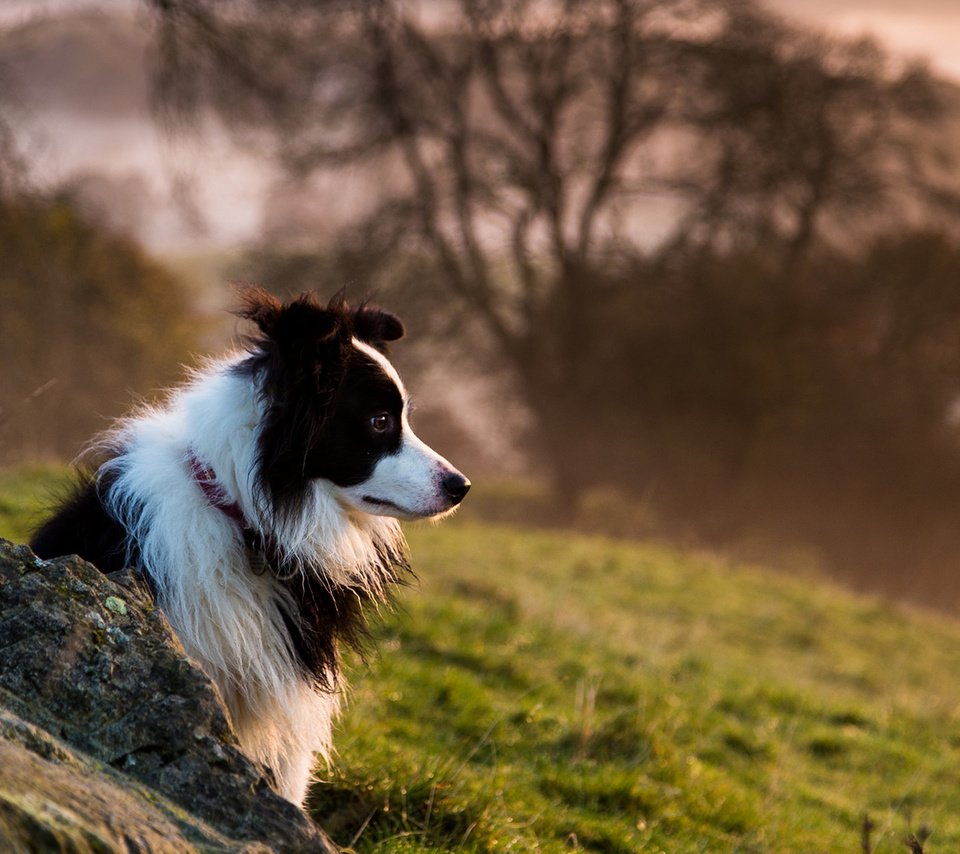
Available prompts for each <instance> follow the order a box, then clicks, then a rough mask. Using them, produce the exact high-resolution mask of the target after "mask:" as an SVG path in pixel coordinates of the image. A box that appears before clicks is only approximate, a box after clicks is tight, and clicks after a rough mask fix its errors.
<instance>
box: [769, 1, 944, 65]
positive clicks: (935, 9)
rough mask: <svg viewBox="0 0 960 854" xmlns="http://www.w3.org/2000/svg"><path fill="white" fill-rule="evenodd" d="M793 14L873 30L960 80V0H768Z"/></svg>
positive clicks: (855, 30) (846, 29) (849, 29)
mask: <svg viewBox="0 0 960 854" xmlns="http://www.w3.org/2000/svg"><path fill="white" fill-rule="evenodd" d="M768 5H769V6H771V7H772V8H774V9H776V10H777V11H779V12H781V13H782V14H784V15H787V16H788V17H792V18H796V19H798V20H801V21H808V22H810V23H813V24H816V25H817V26H821V27H823V28H825V29H827V30H829V31H832V32H836V33H841V34H844V35H852V36H861V35H872V36H874V37H876V38H877V39H878V40H879V41H881V42H883V43H885V44H886V45H887V46H888V47H890V48H892V49H893V50H894V51H895V52H897V53H900V54H903V55H906V56H908V57H911V58H914V57H925V58H927V59H928V60H929V62H930V64H931V66H932V67H933V68H934V69H935V70H936V71H938V72H939V73H941V74H943V75H944V76H947V77H951V78H953V79H954V80H957V81H958V82H960V0H768Z"/></svg>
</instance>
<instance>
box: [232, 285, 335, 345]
mask: <svg viewBox="0 0 960 854" xmlns="http://www.w3.org/2000/svg"><path fill="white" fill-rule="evenodd" d="M240 300H241V305H240V308H239V309H237V311H236V314H237V315H239V316H240V317H242V318H244V319H246V320H250V321H253V322H254V323H256V324H257V326H258V327H259V329H260V331H261V332H262V333H263V334H264V335H265V336H266V337H267V338H270V339H272V340H274V341H276V342H278V343H279V344H281V345H285V346H286V348H291V347H292V348H298V347H302V346H306V345H309V346H313V345H315V344H317V343H319V342H324V341H327V340H329V339H330V338H332V337H333V336H334V335H335V334H336V332H337V330H338V328H339V327H340V325H341V318H340V316H339V315H338V314H337V313H336V312H332V311H329V310H327V309H323V308H321V307H320V306H319V305H317V302H316V300H315V299H314V297H313V295H312V294H302V295H301V296H299V297H298V298H297V299H295V300H293V301H292V302H291V303H288V304H287V305H284V304H283V303H282V302H280V300H278V299H277V298H276V297H275V296H273V295H272V294H269V293H267V291H265V290H263V288H246V289H244V290H243V291H242V292H241V294H240Z"/></svg>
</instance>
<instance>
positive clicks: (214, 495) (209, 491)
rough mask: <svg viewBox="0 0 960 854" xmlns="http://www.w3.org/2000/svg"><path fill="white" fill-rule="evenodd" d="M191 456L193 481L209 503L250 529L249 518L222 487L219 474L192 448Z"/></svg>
mask: <svg viewBox="0 0 960 854" xmlns="http://www.w3.org/2000/svg"><path fill="white" fill-rule="evenodd" d="M189 454H190V468H191V470H192V471H193V479H194V480H195V481H196V483H197V486H199V487H200V489H201V491H202V492H203V494H204V495H205V496H206V498H207V501H209V502H210V503H211V504H212V505H213V506H214V507H216V508H217V510H219V511H220V512H221V513H223V514H224V515H225V516H227V517H228V518H230V519H232V520H233V521H234V522H236V523H237V524H238V525H239V526H240V527H241V528H244V529H246V528H247V527H249V526H248V525H247V517H246V516H244V515H243V510H241V509H240V505H239V504H237V502H236V501H231V500H230V499H229V497H228V496H227V493H226V492H225V491H224V488H223V487H222V486H221V485H220V483H219V481H217V473H216V472H215V471H214V470H213V469H212V468H210V467H209V466H205V465H204V464H203V463H202V462H200V460H199V459H198V457H197V455H196V454H195V453H194V451H193V448H190V450H189Z"/></svg>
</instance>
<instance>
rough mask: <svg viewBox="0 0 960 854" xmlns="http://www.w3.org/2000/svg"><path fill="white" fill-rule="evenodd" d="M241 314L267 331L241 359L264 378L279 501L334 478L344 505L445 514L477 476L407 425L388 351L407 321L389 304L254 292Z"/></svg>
mask: <svg viewBox="0 0 960 854" xmlns="http://www.w3.org/2000/svg"><path fill="white" fill-rule="evenodd" d="M243 301H244V302H243V307H242V308H241V309H240V311H239V312H238V313H239V314H240V315H241V316H242V317H245V318H247V319H248V320H252V321H253V322H254V323H256V325H257V327H258V328H259V330H260V334H259V335H258V336H256V337H255V338H252V339H251V350H252V355H251V358H250V359H249V360H248V361H247V362H245V363H244V365H245V366H246V369H249V370H251V371H252V372H253V373H254V375H255V376H256V378H257V381H258V382H259V390H260V394H261V397H262V401H263V404H264V414H263V420H262V423H261V424H260V426H259V436H258V445H259V447H258V451H259V459H260V469H261V471H260V474H261V477H262V478H263V481H264V484H265V486H266V488H267V490H268V491H269V493H270V494H271V497H272V498H273V500H274V501H275V502H276V503H277V504H278V505H279V506H283V505H284V504H285V503H288V502H291V501H295V500H296V497H297V495H299V494H302V491H303V489H304V487H305V486H306V484H307V483H308V482H309V481H311V480H315V479H318V478H322V479H325V480H328V481H330V483H332V484H333V487H334V491H335V494H336V495H337V497H338V498H339V499H340V501H341V502H342V503H344V504H345V505H347V506H349V507H352V508H354V509H356V510H360V511H363V512H365V513H370V514H373V515H378V516H395V517H397V518H401V519H415V518H426V517H434V516H441V515H443V514H445V513H448V512H450V511H451V510H452V509H453V508H455V507H456V506H457V505H458V504H459V503H460V502H461V501H462V500H463V497H464V496H465V495H466V494H467V490H468V489H469V488H470V482H469V481H468V480H467V479H466V478H465V477H464V476H463V475H462V474H461V473H460V472H459V471H457V470H456V469H455V468H454V467H453V466H452V465H451V464H450V463H449V462H447V460H445V459H444V458H443V457H441V456H440V455H439V454H438V453H436V451H434V450H432V449H431V448H429V447H428V446H427V445H426V444H424V442H422V441H421V440H420V439H419V438H418V437H417V436H416V434H415V433H414V432H413V430H412V429H411V427H410V422H409V419H408V414H409V399H408V396H407V392H406V389H405V388H404V386H403V382H402V381H401V380H400V376H399V374H398V373H397V371H396V369H395V368H394V367H393V365H392V364H391V363H390V361H389V359H388V358H387V346H388V344H389V343H390V342H391V341H395V340H397V339H398V338H400V337H402V336H403V332H404V330H403V325H402V324H401V323H400V321H399V320H398V319H397V318H396V317H394V316H393V315H392V314H389V313H387V312H385V311H380V310H379V309H376V308H372V307H370V306H367V305H361V306H357V307H351V306H349V305H348V304H347V303H346V302H345V300H344V299H343V298H342V297H341V296H339V295H338V296H336V297H334V298H333V299H332V300H331V301H330V302H329V303H328V304H327V305H326V306H323V305H321V304H319V303H318V302H317V301H316V300H315V298H314V297H313V296H312V295H304V296H301V297H300V298H298V299H296V300H294V301H292V302H289V303H285V304H284V303H281V302H279V301H278V300H276V299H275V298H274V297H272V296H270V295H269V294H267V293H266V292H264V291H261V290H256V289H254V290H249V291H247V292H245V294H244V296H243Z"/></svg>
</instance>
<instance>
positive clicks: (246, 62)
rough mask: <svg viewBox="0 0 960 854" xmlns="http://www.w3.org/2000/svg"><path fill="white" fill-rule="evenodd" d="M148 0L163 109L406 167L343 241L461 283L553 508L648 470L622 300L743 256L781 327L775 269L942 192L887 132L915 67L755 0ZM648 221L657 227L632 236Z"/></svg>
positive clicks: (782, 278) (918, 86) (289, 146)
mask: <svg viewBox="0 0 960 854" xmlns="http://www.w3.org/2000/svg"><path fill="white" fill-rule="evenodd" d="M152 6H153V8H154V9H155V10H156V12H157V18H158V23H159V39H158V43H159V47H160V53H159V56H160V65H159V69H160V71H159V76H158V82H159V92H160V94H161V95H162V103H163V104H164V105H165V106H166V108H167V110H168V112H167V115H170V116H173V117H175V118H180V119H183V118H184V117H186V116H189V115H190V114H191V112H192V111H195V110H196V109H197V108H198V106H199V105H201V104H206V103H213V104H214V105H215V106H216V107H218V108H219V109H220V112H221V114H222V115H226V116H227V117H228V118H230V119H231V120H232V121H233V122H234V123H235V124H236V125H239V126H244V127H246V126H250V127H252V126H257V127H262V126H263V125H264V124H266V125H268V126H270V127H272V128H274V129H275V130H277V131H278V133H277V139H278V142H279V153H280V155H281V156H282V157H283V159H284V160H285V162H286V163H287V164H288V165H289V166H290V168H291V169H292V170H294V171H295V172H298V173H299V174H304V175H305V174H309V173H311V172H313V171H314V170H317V169H329V168H339V167H342V166H344V165H346V164H359V163H372V162H377V163H380V164H383V163H387V164H390V165H391V166H392V167H393V168H394V170H395V171H396V172H397V173H399V175H400V176H401V177H400V178H398V179H397V180H396V181H394V182H392V183H389V182H388V183H386V184H385V185H384V188H383V198H382V199H381V201H380V204H379V205H378V207H377V209H376V210H375V211H374V212H373V213H372V214H371V215H370V216H369V217H368V218H367V219H366V220H365V222H364V223H362V224H361V225H360V226H356V225H352V226H351V228H350V230H349V232H348V233H345V234H344V235H343V236H342V238H341V239H340V240H339V243H340V245H341V247H342V248H343V250H344V253H345V255H346V256H348V257H349V258H350V259H351V263H353V264H354V265H356V264H357V262H358V259H359V261H361V262H363V261H366V268H365V269H366V274H367V276H369V277H373V278H374V279H375V277H376V276H377V275H378V274H379V275H383V274H382V272H381V271H383V270H388V271H390V272H389V273H388V275H392V276H395V273H394V272H393V271H392V270H391V265H390V264H387V263H385V260H386V259H388V258H395V257H397V255H398V253H399V254H401V255H402V256H404V257H409V256H411V255H412V256H415V257H416V258H418V259H420V260H421V261H425V262H426V263H416V264H413V265H412V266H411V267H410V270H411V271H412V275H414V276H416V277H417V281H418V284H419V286H420V287H421V289H422V288H424V287H426V286H429V287H430V288H432V291H433V292H435V293H446V294H449V295H450V296H452V297H454V298H455V299H454V302H453V305H454V311H455V314H456V316H458V317H459V318H461V319H475V320H479V322H480V323H481V324H482V327H483V329H484V330H485V332H486V334H487V335H488V336H489V341H490V343H491V345H492V349H493V350H494V351H495V352H496V353H497V355H498V356H499V358H501V359H502V360H503V362H504V363H506V364H507V365H509V367H510V368H511V369H512V370H513V372H514V373H515V375H516V377H517V380H518V385H519V388H520V390H521V393H522V395H523V397H524V399H525V400H526V402H527V403H528V404H529V406H530V408H531V410H532V412H533V413H534V415H535V417H536V430H535V433H536V437H537V445H538V449H539V450H540V451H541V452H542V453H543V454H545V456H546V461H547V463H548V465H549V467H550V470H551V471H552V473H553V474H554V477H555V480H556V484H557V487H558V489H557V492H558V494H560V495H562V496H565V497H567V498H568V499H570V501H571V502H573V501H575V499H576V497H577V495H578V494H579V492H580V491H581V490H582V488H583V487H584V486H585V485H587V484H589V483H590V482H591V481H592V480H595V479H597V478H598V477H602V476H603V474H602V472H603V471H605V470H609V468H610V466H611V465H618V464H619V465H621V466H624V467H626V468H627V469H628V470H629V471H630V472H632V473H633V475H634V476H636V475H637V472H638V470H642V469H639V467H638V465H637V461H638V458H639V457H640V456H641V454H640V452H639V451H635V452H634V453H633V454H628V455H626V456H619V457H617V456H615V455H612V454H611V453H610V452H611V449H612V448H613V447H621V448H622V447H623V446H624V445H625V444H628V443H632V444H634V445H635V444H636V435H635V432H634V433H631V431H632V430H634V428H635V426H636V424H637V423H638V422H637V419H638V418H643V417H644V415H645V410H643V409H642V407H641V403H649V402H650V400H649V396H648V395H647V394H646V393H645V392H644V389H643V388H642V386H641V385H640V381H639V379H638V377H639V376H641V375H645V374H646V373H648V372H647V371H646V369H645V368H644V366H643V365H638V364H637V363H636V362H634V361H632V359H631V358H630V357H631V355H632V354H633V353H634V352H635V347H634V346H633V343H634V342H635V340H636V339H637V336H638V334H641V333H644V334H648V335H650V334H652V331H651V328H650V324H649V323H648V322H647V319H646V318H645V317H644V316H643V315H637V314H635V313H627V312H623V311H622V310H619V309H622V308H623V306H625V305H627V304H632V305H637V304H639V302H642V300H638V299H637V298H636V296H637V294H640V293H643V292H646V291H652V290H656V289H659V288H660V287H661V286H662V285H663V283H664V282H667V281H670V280H671V276H672V277H673V279H674V280H676V279H677V273H678V271H683V270H686V271H687V273H689V274H682V275H680V276H679V278H680V279H681V280H682V282H683V287H685V288H696V287H697V286H698V283H699V284H703V283H704V281H705V279H704V276H703V275H698V274H697V270H698V269H700V268H702V267H703V265H704V264H705V263H706V262H707V260H709V259H716V258H718V257H719V256H721V255H723V254H725V253H737V254H739V255H740V256H741V257H742V256H743V254H744V253H753V254H754V256H755V258H756V262H755V263H756V264H757V265H759V267H760V268H762V270H763V271H764V272H763V276H762V277H761V279H756V278H754V279H753V280H752V281H753V282H754V283H756V282H759V281H763V282H764V283H765V284H766V285H768V286H769V289H768V291H767V300H766V302H765V303H764V306H763V311H764V312H767V313H768V315H769V316H768V318H767V319H768V322H769V324H770V336H771V340H776V341H785V340H790V339H792V338H793V337H794V329H793V327H794V324H795V323H796V322H797V320H796V317H795V316H794V315H793V314H792V311H793V308H794V307H795V305H796V302H797V300H795V299H793V298H792V297H791V295H790V294H791V288H792V287H795V286H796V285H794V284H791V283H792V282H794V280H796V279H797V278H798V277H799V276H800V273H801V272H802V271H803V268H804V265H805V264H807V263H808V262H809V260H810V258H811V256H812V253H813V251H814V249H815V247H816V246H817V245H818V243H819V242H822V240H823V238H824V236H825V235H826V234H827V233H829V234H831V235H833V237H834V242H835V243H836V242H838V241H839V242H844V243H846V244H848V245H849V244H850V243H851V242H852V241H854V240H855V239H857V238H862V237H863V236H864V234H868V233H870V232H871V231H872V230H875V229H876V228H877V227H879V226H880V225H882V224H884V223H889V222H891V221H892V219H893V216H894V214H896V215H898V216H899V215H900V214H901V212H902V211H903V210H904V209H905V208H906V209H909V210H911V211H913V212H915V215H916V216H917V217H918V218H919V219H923V218H924V217H927V216H929V215H930V214H931V211H933V210H934V209H935V210H936V211H937V212H941V211H943V210H948V209H952V208H951V206H955V205H956V200H957V196H956V194H952V193H950V192H949V191H946V190H944V188H943V187H942V186H934V185H932V183H931V182H930V181H928V180H926V178H925V176H924V173H923V170H922V169H920V168H918V167H917V164H916V163H915V162H914V160H913V157H914V154H915V152H916V149H915V147H909V146H907V145H905V139H906V138H907V136H908V135H909V134H910V133H912V132H913V131H914V130H915V129H916V126H917V124H916V123H917V120H918V119H922V120H926V121H929V120H931V119H932V118H934V117H936V116H937V115H938V110H939V109H940V107H939V103H938V99H937V97H936V88H935V86H934V85H933V84H932V82H931V81H930V80H929V78H928V77H927V76H926V75H925V74H924V73H923V72H922V71H919V70H917V69H908V70H906V71H903V72H897V71H896V70H895V69H893V68H892V67H891V66H890V65H889V63H888V62H887V61H886V59H885V58H884V56H883V54H882V53H881V52H880V51H879V50H878V49H876V48H875V47H873V46H871V45H869V44H865V43H859V42H858V43H849V42H844V41H835V40H828V39H826V38H824V37H820V36H813V35H810V34H808V33H806V32H804V31H801V30H798V29H796V28H795V27H793V26H791V25H788V24H786V23H785V22H784V21H782V20H780V19H778V18H776V17H774V16H773V15H771V14H769V13H767V12H766V11H764V10H763V9H762V8H761V7H760V6H759V5H757V4H756V3H753V2H750V0H599V2H594V0H591V2H587V0H562V1H561V0H558V2H533V0H515V1H514V2H502V1H501V0H455V2H449V3H442V4H436V5H426V6H424V5H420V4H407V3H402V2H393V0H380V2H372V3H348V2H332V1H331V2H316V0H313V1H312V2H311V0H286V2H283V3H267V2H264V0H233V2H227V3H213V2H210V0H154V2H153V3H152ZM665 209H666V211H667V213H666V214H664V213H663V211H664V210H665ZM654 214H659V215H658V216H656V218H657V219H658V220H659V221H660V222H661V223H662V231H663V233H662V234H659V235H655V236H654V235H648V234H644V233H642V232H641V231H640V224H641V223H644V222H650V221H651V219H652V218H653V217H652V215H654ZM651 260H652V261H653V263H650V261H651ZM352 269H354V270H357V269H362V267H356V266H354V267H353V268H352ZM428 283H429V284H428ZM727 284H729V285H731V286H732V287H733V288H734V289H735V287H736V282H728V283H727ZM700 296H701V297H702V300H703V301H702V303H701V309H699V310H701V311H702V310H703V308H702V306H706V305H709V304H710V302H709V298H710V295H709V294H706V293H704V294H701V295H700ZM729 296H731V297H732V302H728V303H727V305H728V306H731V305H736V295H735V290H734V291H731V292H730V294H729ZM653 316H654V317H656V316H657V315H653ZM707 326H708V329H707V330H706V332H705V335H706V340H710V339H711V338H713V339H722V340H725V341H727V343H729V339H728V338H724V330H722V329H718V328H709V324H707ZM728 331H729V330H728ZM738 331H741V330H740V329H739V328H738ZM657 337H658V336H656V335H652V338H651V337H648V338H647V339H646V340H647V341H648V342H649V341H650V340H657ZM679 340H680V339H677V341H679ZM701 340H703V339H698V343H697V346H700V341H701ZM674 343H677V342H676V341H675V342H674ZM683 343H685V344H686V345H688V346H689V345H690V340H689V339H687V340H686V341H685V342H683ZM756 349H757V351H759V350H760V347H759V346H758V347H757V348H756ZM676 355H677V360H676V361H674V362H673V363H670V364H666V363H664V361H663V359H662V358H659V359H656V360H655V363H656V364H658V365H660V368H661V370H662V372H663V377H664V381H665V382H667V383H669V382H671V378H673V377H674V376H675V375H677V374H682V372H683V370H684V365H686V364H688V363H689V358H688V357H686V356H685V355H684V354H683V353H677V354H676ZM766 355H770V353H769V352H768V353H767V354H766ZM743 369H744V366H743V365H742V364H741V365H739V366H738V367H737V370H740V371H741V373H740V374H733V375H731V377H730V379H731V380H732V381H733V383H734V384H737V383H744V382H750V381H751V380H752V379H754V377H752V376H750V375H749V374H746V375H745V374H743V373H742V370H743ZM779 381H782V382H783V383H784V384H786V382H787V375H784V376H782V377H780V378H779ZM725 391H731V389H729V388H727V389H725ZM733 391H734V393H733V395H732V396H731V397H729V398H724V402H723V404H722V406H723V407H726V410H727V414H726V417H725V421H726V422H728V423H729V424H730V425H731V426H730V430H731V433H735V434H736V433H741V434H745V435H746V436H748V437H752V436H753V435H754V434H755V433H756V431H757V430H758V427H759V422H760V420H761V419H762V418H763V417H764V415H765V412H766V410H765V409H764V408H763V407H764V406H765V405H766V404H765V403H764V404H762V405H759V406H754V405H753V403H752V402H751V403H750V405H746V403H744V405H743V406H742V407H740V408H739V409H738V399H741V398H743V397H744V395H743V394H740V395H739V396H738V394H737V393H736V392H735V390H733ZM746 397H748V398H749V397H750V395H746ZM625 436H629V440H625V439H624V437H625ZM587 437H590V438H589V439H588V438H587ZM585 442H589V443H590V444H591V445H592V446H593V447H591V448H585V447H584V444H585ZM736 444H737V443H736V442H734V445H736ZM738 454H739V456H740V457H743V453H742V443H741V452H738ZM738 454H734V456H738Z"/></svg>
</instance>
